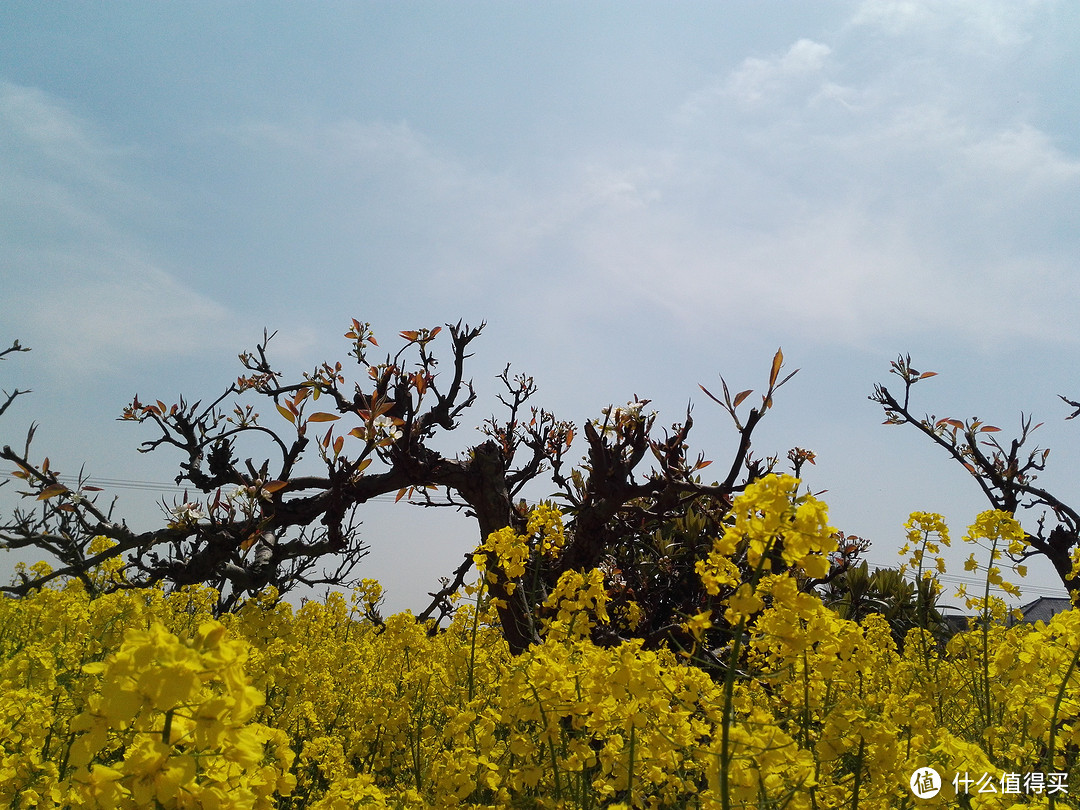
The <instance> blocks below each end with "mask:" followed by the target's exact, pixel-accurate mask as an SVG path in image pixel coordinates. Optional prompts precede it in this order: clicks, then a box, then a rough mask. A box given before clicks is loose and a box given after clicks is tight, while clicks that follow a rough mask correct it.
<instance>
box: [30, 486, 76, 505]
mask: <svg viewBox="0 0 1080 810" xmlns="http://www.w3.org/2000/svg"><path fill="white" fill-rule="evenodd" d="M70 491H71V490H69V489H68V488H67V487H65V486H64V485H63V484H50V485H49V486H47V487H45V489H43V490H41V492H39V493H38V496H37V499H38V500H39V501H47V500H49V498H53V497H55V496H57V495H63V494H64V493H66V492H70Z"/></svg>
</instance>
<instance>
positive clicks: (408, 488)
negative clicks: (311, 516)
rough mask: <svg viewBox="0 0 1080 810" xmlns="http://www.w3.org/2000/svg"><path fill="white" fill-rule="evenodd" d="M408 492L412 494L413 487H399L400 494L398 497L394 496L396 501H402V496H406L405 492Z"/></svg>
mask: <svg viewBox="0 0 1080 810" xmlns="http://www.w3.org/2000/svg"><path fill="white" fill-rule="evenodd" d="M406 492H408V493H410V494H411V492H412V487H402V488H401V489H399V490H398V494H397V497H396V498H394V503H397V502H398V501H400V500H401V499H402V498H404V497H405V493H406Z"/></svg>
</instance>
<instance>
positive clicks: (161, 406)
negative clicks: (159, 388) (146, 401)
mask: <svg viewBox="0 0 1080 810" xmlns="http://www.w3.org/2000/svg"><path fill="white" fill-rule="evenodd" d="M157 406H158V410H160V411H161V412H162V413H168V412H169V409H168V408H166V407H165V403H164V402H162V401H161V400H160V399H159V400H158V401H157Z"/></svg>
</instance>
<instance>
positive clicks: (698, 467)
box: [694, 461, 712, 470]
mask: <svg viewBox="0 0 1080 810" xmlns="http://www.w3.org/2000/svg"><path fill="white" fill-rule="evenodd" d="M710 464H712V461H699V462H698V463H697V464H695V465H694V469H695V470H701V469H704V468H705V467H708V466H709V465H710Z"/></svg>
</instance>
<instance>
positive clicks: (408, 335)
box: [401, 329, 420, 340]
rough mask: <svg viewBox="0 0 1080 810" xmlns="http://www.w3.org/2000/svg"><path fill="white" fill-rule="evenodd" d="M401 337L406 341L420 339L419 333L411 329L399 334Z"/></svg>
mask: <svg viewBox="0 0 1080 810" xmlns="http://www.w3.org/2000/svg"><path fill="white" fill-rule="evenodd" d="M401 336H402V337H403V338H405V339H406V340H416V339H417V338H418V337H420V333H419V332H416V331H414V330H412V329H406V330H405V331H404V332H402V333H401Z"/></svg>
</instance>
